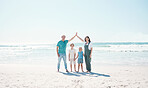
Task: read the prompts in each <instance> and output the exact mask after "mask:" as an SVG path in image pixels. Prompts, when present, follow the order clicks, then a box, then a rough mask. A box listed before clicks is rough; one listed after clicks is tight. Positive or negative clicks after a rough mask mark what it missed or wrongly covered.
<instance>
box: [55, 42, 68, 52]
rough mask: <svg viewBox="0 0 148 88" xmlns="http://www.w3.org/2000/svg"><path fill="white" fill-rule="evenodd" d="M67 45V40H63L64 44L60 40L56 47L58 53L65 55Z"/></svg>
mask: <svg viewBox="0 0 148 88" xmlns="http://www.w3.org/2000/svg"><path fill="white" fill-rule="evenodd" d="M67 43H68V40H65V41H64V42H63V41H62V40H61V41H59V42H58V44H57V46H58V47H59V51H58V53H61V54H66V45H67Z"/></svg>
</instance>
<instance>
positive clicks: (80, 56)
mask: <svg viewBox="0 0 148 88" xmlns="http://www.w3.org/2000/svg"><path fill="white" fill-rule="evenodd" d="M78 59H83V51H81V52H78Z"/></svg>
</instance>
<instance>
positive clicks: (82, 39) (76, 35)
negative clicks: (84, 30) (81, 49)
mask: <svg viewBox="0 0 148 88" xmlns="http://www.w3.org/2000/svg"><path fill="white" fill-rule="evenodd" d="M76 36H77V37H78V38H79V39H80V40H81V41H82V42H84V40H83V39H82V38H80V37H79V36H78V35H77V33H76Z"/></svg>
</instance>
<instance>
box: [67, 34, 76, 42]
mask: <svg viewBox="0 0 148 88" xmlns="http://www.w3.org/2000/svg"><path fill="white" fill-rule="evenodd" d="M75 37H76V35H75V36H73V37H72V38H71V39H69V40H68V42H70V41H71V40H73V39H74V38H75Z"/></svg>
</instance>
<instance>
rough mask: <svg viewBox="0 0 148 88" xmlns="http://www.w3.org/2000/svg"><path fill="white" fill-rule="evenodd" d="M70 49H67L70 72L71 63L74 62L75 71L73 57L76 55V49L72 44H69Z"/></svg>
mask: <svg viewBox="0 0 148 88" xmlns="http://www.w3.org/2000/svg"><path fill="white" fill-rule="evenodd" d="M70 47H71V49H70V50H69V61H70V68H71V72H72V63H73V64H74V70H75V71H76V62H75V57H76V50H75V49H74V48H73V47H74V44H73V43H72V44H70Z"/></svg>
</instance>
